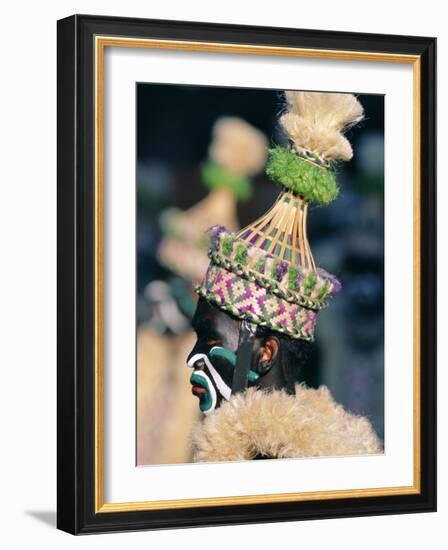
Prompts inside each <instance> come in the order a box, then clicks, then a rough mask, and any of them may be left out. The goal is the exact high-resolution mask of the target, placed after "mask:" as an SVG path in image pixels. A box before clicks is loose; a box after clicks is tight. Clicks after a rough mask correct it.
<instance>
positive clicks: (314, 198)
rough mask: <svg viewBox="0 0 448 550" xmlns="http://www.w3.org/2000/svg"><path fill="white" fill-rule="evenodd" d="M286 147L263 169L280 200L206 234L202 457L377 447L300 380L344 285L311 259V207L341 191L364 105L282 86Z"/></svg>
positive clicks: (199, 329)
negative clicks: (321, 314) (343, 166)
mask: <svg viewBox="0 0 448 550" xmlns="http://www.w3.org/2000/svg"><path fill="white" fill-rule="evenodd" d="M286 99H287V110H286V112H285V113H284V114H283V115H282V116H281V118H280V124H281V126H282V128H283V130H284V131H285V132H286V134H287V136H288V138H289V145H288V146H287V147H280V146H277V147H274V148H273V149H271V150H270V159H269V162H268V165H267V169H266V172H267V174H268V175H269V176H270V177H271V178H272V179H273V180H274V181H276V182H277V183H278V184H279V185H280V187H281V188H282V189H281V192H280V195H279V197H278V198H277V200H276V202H275V204H274V205H273V207H272V208H271V209H270V210H269V211H268V212H267V213H266V214H265V215H264V216H262V217H261V218H259V219H258V220H256V221H255V222H254V223H252V224H250V225H249V226H247V227H245V228H244V229H242V230H241V231H239V232H238V233H236V234H234V233H231V232H229V231H227V230H226V229H225V228H224V227H222V226H215V227H213V228H212V229H211V230H210V236H211V246H210V250H209V257H210V260H211V261H210V265H209V267H208V270H207V273H206V275H205V277H204V280H203V281H202V284H201V285H200V286H199V287H198V288H197V292H198V294H199V296H200V299H199V302H198V305H197V310H196V313H195V316H194V319H193V325H194V328H195V331H196V335H197V342H196V344H195V346H194V348H193V350H192V352H191V353H190V355H189V357H188V366H189V367H191V368H192V369H193V372H192V375H191V379H190V381H191V384H192V391H193V394H194V395H196V396H197V397H198V398H199V406H200V409H201V411H202V412H203V413H204V415H205V417H204V420H203V421H202V423H201V424H200V426H198V428H197V429H196V430H195V432H194V434H193V443H194V449H195V455H194V458H195V460H196V461H219V460H248V459H260V458H295V457H305V456H308V457H309V456H336V455H352V454H368V453H379V452H381V451H382V449H381V444H380V441H379V439H378V437H377V436H376V434H375V432H374V430H373V428H372V426H371V424H370V422H369V421H368V420H367V419H366V418H364V417H360V416H354V415H352V414H350V413H348V412H346V411H345V410H344V409H343V408H342V407H341V406H340V405H338V404H337V403H336V402H335V401H334V400H333V398H332V396H331V394H330V392H329V390H328V389H327V388H326V387H324V386H322V387H320V388H319V389H317V390H315V389H310V388H305V387H304V386H302V385H300V384H298V381H299V380H300V371H301V368H302V366H303V365H304V364H305V362H306V360H307V356H308V354H309V350H310V346H311V345H312V343H311V342H312V341H313V338H314V328H315V324H316V319H317V312H318V310H319V309H322V308H324V307H326V305H327V301H328V300H329V299H330V298H331V297H332V296H333V295H334V294H335V293H337V292H339V290H340V288H341V285H340V283H339V281H338V280H337V279H336V278H335V277H334V276H333V275H331V274H329V273H327V272H326V271H325V270H323V269H321V268H318V267H316V265H315V262H314V259H313V255H312V253H311V248H310V245H309V242H308V237H307V215H308V208H309V204H310V203H317V204H320V205H326V204H329V203H330V202H331V201H333V200H334V199H335V198H336V197H337V195H338V191H339V189H338V186H337V183H336V176H335V172H334V163H335V162H336V161H339V160H349V159H350V158H351V157H352V154H353V153H352V148H351V145H350V143H349V142H348V140H347V139H346V138H345V137H344V136H343V132H344V130H346V129H347V128H349V127H351V126H352V125H354V124H356V123H357V122H359V121H360V120H361V119H362V117H363V109H362V106H361V105H360V103H359V102H358V100H357V99H356V98H355V97H354V96H353V95H351V94H336V93H316V92H286Z"/></svg>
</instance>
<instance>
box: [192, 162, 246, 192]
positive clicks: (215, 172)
mask: <svg viewBox="0 0 448 550" xmlns="http://www.w3.org/2000/svg"><path fill="white" fill-rule="evenodd" d="M201 172H202V179H203V180H204V184H205V186H206V187H207V189H210V190H213V189H219V188H220V187H225V188H227V189H230V190H231V191H232V193H233V194H234V195H235V197H236V198H237V199H239V200H241V201H246V200H248V199H250V197H251V196H252V183H251V182H250V180H249V179H248V178H245V177H243V176H236V175H235V174H232V173H231V172H229V171H227V170H225V169H224V168H222V167H221V166H219V165H218V164H215V163H214V162H210V161H209V162H205V163H204V164H203V165H202V166H201Z"/></svg>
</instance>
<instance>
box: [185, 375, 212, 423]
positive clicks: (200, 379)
mask: <svg viewBox="0 0 448 550" xmlns="http://www.w3.org/2000/svg"><path fill="white" fill-rule="evenodd" d="M190 382H191V384H192V385H193V386H196V385H198V386H200V387H201V388H204V390H205V393H204V394H203V396H201V398H200V401H199V408H200V409H201V411H202V412H203V413H204V414H208V413H209V412H211V411H213V410H214V409H215V408H216V391H215V388H214V387H213V384H212V383H211V381H210V378H209V377H208V376H207V375H206V374H205V373H204V372H202V371H194V372H193V374H192V375H191V377H190Z"/></svg>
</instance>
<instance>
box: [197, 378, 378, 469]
mask: <svg viewBox="0 0 448 550" xmlns="http://www.w3.org/2000/svg"><path fill="white" fill-rule="evenodd" d="M193 445H194V461H195V462H217V461H227V460H251V459H253V458H254V457H255V456H256V455H258V454H260V455H263V456H266V457H268V458H300V457H317V456H341V455H357V454H376V453H382V452H383V451H382V446H381V443H380V441H379V439H378V437H377V435H376V434H375V431H374V430H373V428H372V425H371V424H370V422H369V420H368V419H367V418H365V417H363V416H355V415H353V414H350V413H348V412H346V411H345V410H344V408H343V407H342V406H341V405H339V404H338V403H336V402H335V401H334V399H333V397H332V396H331V393H330V391H329V390H328V388H326V387H325V386H321V387H320V388H319V389H317V390H315V389H311V388H306V387H304V386H299V385H298V386H296V395H295V396H294V395H289V394H286V393H285V392H283V391H272V392H264V391H260V390H255V389H254V388H250V389H248V390H246V391H245V392H244V393H242V394H238V395H236V396H233V397H231V399H230V400H229V401H227V402H225V403H223V404H222V405H221V407H220V408H219V409H216V410H215V411H214V412H213V413H211V414H210V415H208V416H207V417H206V418H205V419H204V420H203V421H202V423H201V424H199V425H198V427H197V429H196V431H195V432H194V434H193Z"/></svg>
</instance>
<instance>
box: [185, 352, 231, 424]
mask: <svg viewBox="0 0 448 550" xmlns="http://www.w3.org/2000/svg"><path fill="white" fill-rule="evenodd" d="M187 364H188V366H189V367H190V368H193V369H195V370H194V372H193V374H192V375H191V377H190V383H191V384H192V386H193V389H195V387H197V386H199V387H200V388H203V389H204V390H205V392H203V393H202V392H201V393H202V395H201V394H199V392H197V391H196V392H194V393H195V395H197V396H198V397H199V399H200V401H199V408H200V409H201V411H202V412H203V413H205V414H208V413H209V412H211V411H212V410H214V409H215V408H216V405H217V401H218V400H217V394H216V392H219V394H220V396H221V397H222V398H224V399H226V400H227V399H229V398H230V394H231V392H232V390H231V388H230V386H228V384H226V383H225V382H224V380H223V379H222V377H221V375H220V374H219V373H218V371H217V370H216V369H215V367H214V366H213V364H212V362H211V358H210V357H209V356H208V355H206V354H204V353H196V354H195V355H193V356H192V357H190V359H189V361H188V363H187ZM215 388H216V390H215Z"/></svg>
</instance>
